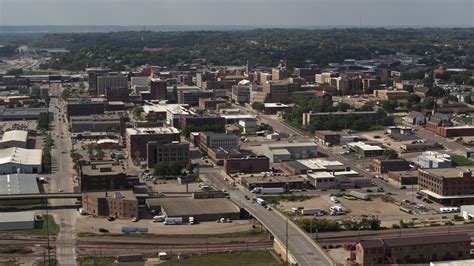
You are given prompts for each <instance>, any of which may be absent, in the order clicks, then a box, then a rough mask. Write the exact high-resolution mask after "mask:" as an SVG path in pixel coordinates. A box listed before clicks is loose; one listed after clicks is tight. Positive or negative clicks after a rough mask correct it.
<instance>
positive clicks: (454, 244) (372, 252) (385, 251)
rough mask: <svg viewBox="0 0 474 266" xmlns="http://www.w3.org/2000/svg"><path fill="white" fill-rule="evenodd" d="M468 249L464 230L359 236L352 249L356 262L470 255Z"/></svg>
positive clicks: (426, 260)
mask: <svg viewBox="0 0 474 266" xmlns="http://www.w3.org/2000/svg"><path fill="white" fill-rule="evenodd" d="M470 249H471V238H470V237H469V235H468V234H445V235H439V234H436V235H429V236H423V237H419V236H415V237H403V238H382V239H371V240H362V241H360V242H359V243H358V244H357V245H356V250H355V251H353V252H354V253H355V262H357V263H359V264H360V265H382V264H391V265H396V264H398V265H400V264H417V263H423V264H427V263H429V262H432V261H445V260H461V259H470Z"/></svg>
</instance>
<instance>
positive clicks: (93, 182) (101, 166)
mask: <svg viewBox="0 0 474 266" xmlns="http://www.w3.org/2000/svg"><path fill="white" fill-rule="evenodd" d="M137 184H138V177H136V176H127V174H126V173H125V169H124V168H123V167H122V166H121V165H120V164H119V163H116V162H92V163H90V164H86V165H80V166H79V187H80V189H81V191H83V192H85V191H104V190H113V189H127V188H132V187H133V186H135V185H137Z"/></svg>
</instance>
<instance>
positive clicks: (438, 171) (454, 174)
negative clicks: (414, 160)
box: [418, 167, 469, 178]
mask: <svg viewBox="0 0 474 266" xmlns="http://www.w3.org/2000/svg"><path fill="white" fill-rule="evenodd" d="M418 171H424V172H427V173H429V174H432V175H435V176H439V177H444V178H458V177H461V176H462V173H463V172H465V171H469V168H467V167H457V168H435V169H418Z"/></svg>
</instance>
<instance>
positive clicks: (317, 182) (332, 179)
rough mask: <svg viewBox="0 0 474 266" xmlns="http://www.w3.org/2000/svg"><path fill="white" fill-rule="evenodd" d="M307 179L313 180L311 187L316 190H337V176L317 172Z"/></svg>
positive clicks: (309, 175)
mask: <svg viewBox="0 0 474 266" xmlns="http://www.w3.org/2000/svg"><path fill="white" fill-rule="evenodd" d="M307 178H308V179H309V180H311V185H313V186H314V187H315V188H316V189H335V188H336V176H334V175H333V174H332V173H329V172H317V173H311V174H308V175H307Z"/></svg>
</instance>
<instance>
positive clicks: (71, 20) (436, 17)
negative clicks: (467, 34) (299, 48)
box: [0, 0, 474, 27]
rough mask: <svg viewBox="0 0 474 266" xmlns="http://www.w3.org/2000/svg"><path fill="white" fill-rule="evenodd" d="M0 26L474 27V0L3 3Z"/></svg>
mask: <svg viewBox="0 0 474 266" xmlns="http://www.w3.org/2000/svg"><path fill="white" fill-rule="evenodd" d="M0 25H250V26H327V25H330V26H332V25H350V26H471V27H472V26H474V0H0Z"/></svg>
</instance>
